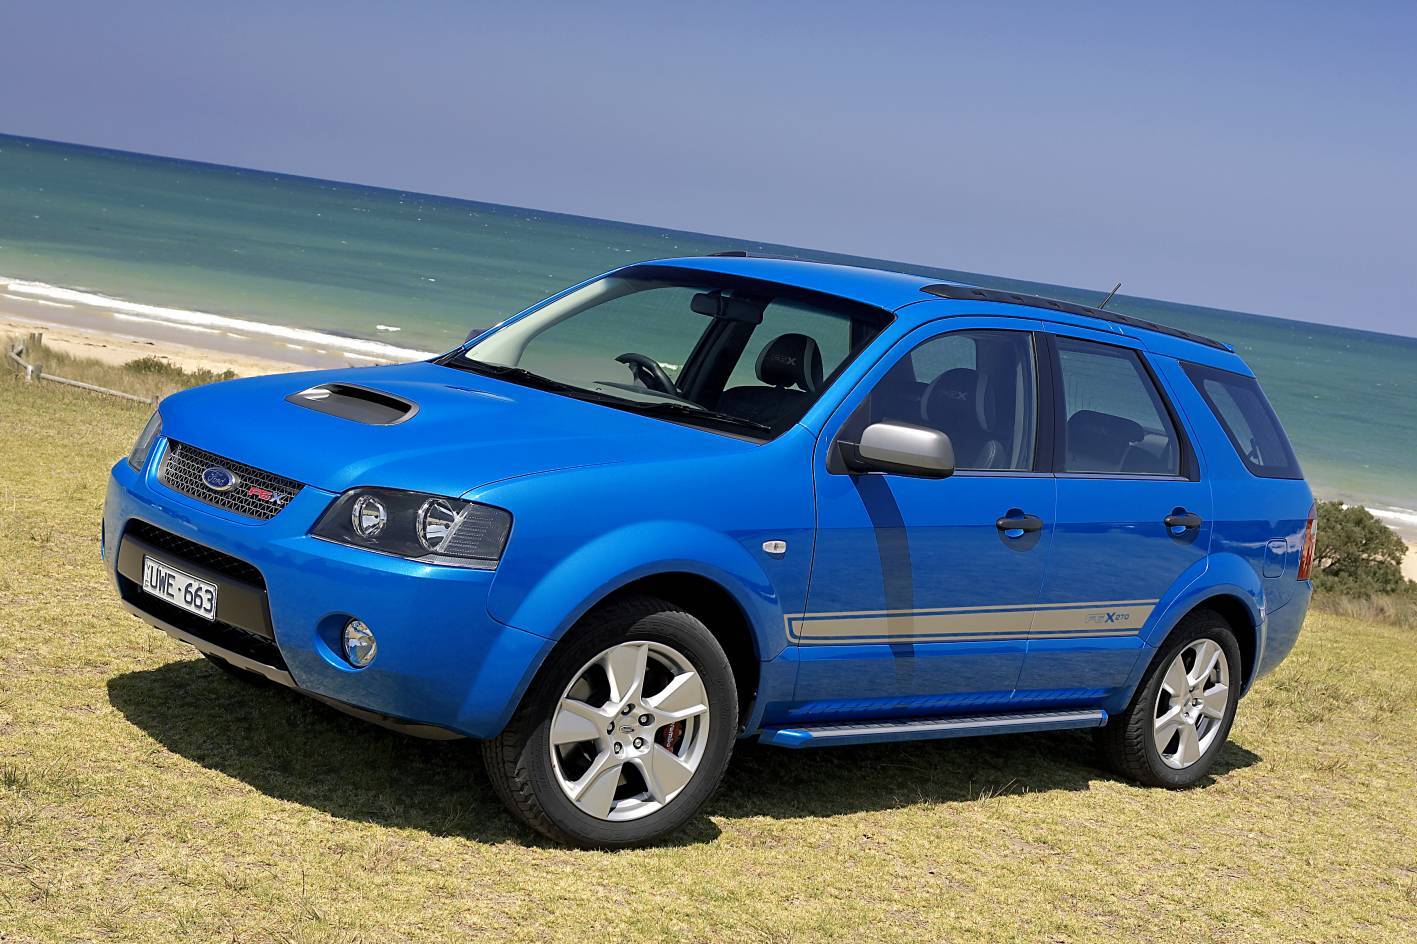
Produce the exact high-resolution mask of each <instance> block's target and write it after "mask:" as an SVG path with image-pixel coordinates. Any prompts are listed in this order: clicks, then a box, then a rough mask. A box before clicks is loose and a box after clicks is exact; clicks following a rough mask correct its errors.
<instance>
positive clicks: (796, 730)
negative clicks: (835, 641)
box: [759, 709, 1107, 748]
mask: <svg viewBox="0 0 1417 944" xmlns="http://www.w3.org/2000/svg"><path fill="white" fill-rule="evenodd" d="M1106 723H1107V712H1105V711H1102V710H1101V709H1090V710H1087V711H1037V712H1031V713H1029V714H1007V715H972V716H970V717H964V718H960V717H954V718H912V719H908V720H900V721H863V722H857V723H854V724H804V725H799V726H797V727H793V728H766V729H764V731H763V733H762V735H761V736H760V738H759V740H760V741H761V742H762V743H764V744H773V745H776V746H777V747H792V748H801V747H827V746H833V745H838V744H870V743H873V742H876V741H924V740H930V739H933V738H954V737H972V736H974V735H980V734H1019V733H1022V732H1025V731H1057V730H1060V729H1062V728H1100V727H1102V726H1103V725H1104V724H1106Z"/></svg>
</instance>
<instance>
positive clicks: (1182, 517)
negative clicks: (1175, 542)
mask: <svg viewBox="0 0 1417 944" xmlns="http://www.w3.org/2000/svg"><path fill="white" fill-rule="evenodd" d="M1161 523H1162V524H1164V525H1166V527H1168V528H1170V529H1171V533H1172V534H1185V533H1186V532H1187V531H1194V530H1195V529H1196V528H1199V527H1200V526H1201V516H1200V515H1198V514H1196V513H1195V512H1193V511H1187V510H1186V509H1184V508H1177V509H1176V510H1175V511H1173V512H1171V514H1169V515H1167V516H1166V517H1165V518H1162V519H1161Z"/></svg>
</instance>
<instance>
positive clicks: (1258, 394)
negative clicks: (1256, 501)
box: [1185, 364, 1304, 479]
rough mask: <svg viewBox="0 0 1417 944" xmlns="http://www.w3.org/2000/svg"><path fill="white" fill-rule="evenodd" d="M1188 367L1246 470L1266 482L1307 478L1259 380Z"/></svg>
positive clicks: (1192, 378) (1206, 368)
mask: <svg viewBox="0 0 1417 944" xmlns="http://www.w3.org/2000/svg"><path fill="white" fill-rule="evenodd" d="M1185 367H1186V374H1187V375H1188V376H1189V377H1190V378H1191V382H1192V383H1194V384H1195V385H1196V389H1197V390H1198V391H1200V395H1201V397H1202V398H1203V399H1204V400H1205V402H1206V404H1207V405H1208V406H1209V407H1210V411H1211V412H1212V413H1214V414H1215V418H1216V419H1217V420H1219V421H1220V425H1221V427H1222V428H1223V429H1224V430H1225V435H1226V436H1227V437H1229V439H1230V445H1232V446H1234V447H1235V452H1236V453H1237V454H1238V455H1239V456H1240V459H1241V461H1243V462H1244V463H1245V467H1246V468H1248V469H1249V470H1250V471H1251V472H1252V473H1254V474H1255V475H1258V476H1261V477H1263V478H1270V479H1302V478H1303V477H1304V473H1303V472H1302V471H1300V469H1299V460H1298V459H1296V458H1295V457H1294V450H1293V449H1292V448H1291V447H1290V445H1289V438H1288V437H1287V436H1285V435H1284V428H1283V427H1282V426H1280V425H1279V417H1277V416H1276V415H1275V413H1274V407H1272V406H1270V405H1269V400H1268V399H1266V398H1265V395H1264V392H1263V391H1261V390H1260V385H1259V382H1258V381H1257V380H1255V379H1254V378H1253V377H1245V376H1242V375H1240V374H1232V373H1230V372H1229V371H1227V370H1220V369H1218V368H1215V367H1204V366H1202V365H1200V364H1186V365H1185Z"/></svg>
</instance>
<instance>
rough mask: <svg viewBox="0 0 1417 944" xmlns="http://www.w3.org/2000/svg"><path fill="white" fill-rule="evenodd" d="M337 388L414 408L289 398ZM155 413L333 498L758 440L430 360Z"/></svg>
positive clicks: (182, 436) (451, 490)
mask: <svg viewBox="0 0 1417 944" xmlns="http://www.w3.org/2000/svg"><path fill="white" fill-rule="evenodd" d="M338 384H347V385H352V386H355V387H358V388H361V389H363V390H372V391H376V392H377V393H378V394H384V395H386V402H387V396H390V395H391V396H392V397H394V398H398V399H399V400H403V401H406V402H407V403H408V404H411V405H412V406H413V407H415V408H416V409H413V410H412V411H409V412H408V415H407V416H405V417H403V418H401V419H399V420H398V421H397V422H394V423H391V424H389V425H379V424H378V423H371V422H368V421H367V420H368V416H367V415H366V416H365V417H364V419H351V418H348V417H347V416H344V415H332V414H331V413H327V412H321V411H320V409H317V408H314V407H312V406H311V405H310V404H311V403H312V402H315V401H313V400H311V399H310V398H305V397H300V396H294V395H297V394H300V393H301V391H305V390H308V389H310V388H311V387H317V386H326V387H328V386H329V385H338ZM335 389H340V388H338V387H336V388H335ZM360 405H361V404H355V406H360ZM326 408H328V407H326ZM346 412H352V411H346ZM355 412H357V411H355ZM399 412H401V411H399V410H390V411H389V413H388V415H386V416H383V417H376V418H379V419H383V420H385V421H387V420H388V419H389V418H390V417H391V416H395V415H397V414H398V413H399ZM365 413H366V414H367V413H368V411H365ZM162 417H163V434H164V435H166V436H168V437H170V438H172V439H175V440H178V441H179V442H185V443H190V444H192V445H194V446H197V447H199V448H201V449H205V450H207V451H208V452H213V453H216V454H217V455H220V456H224V457H226V458H229V459H233V460H235V461H238V462H244V463H246V464H248V465H253V466H256V467H258V468H261V469H265V470H267V471H270V472H275V473H277V474H279V475H283V476H286V477H287V478H292V479H295V480H296V481H298V482H303V483H305V484H307V485H313V486H316V487H317V488H322V489H325V490H326V491H331V492H341V491H344V490H345V489H347V488H351V487H353V486H356V485H382V486H387V487H391V488H406V489H413V490H417V491H423V492H432V493H435V494H440V495H449V496H456V495H462V494H464V493H466V492H469V491H471V490H473V489H476V488H479V487H481V486H483V485H487V484H489V483H492V482H497V481H500V480H503V479H507V478H511V477H514V476H519V475H528V474H532V473H536V472H549V471H553V470H563V469H571V468H576V467H580V466H591V465H604V464H607V463H615V462H632V461H636V460H639V459H663V458H665V457H667V456H676V457H685V456H694V455H703V456H710V455H715V454H721V453H724V452H730V451H741V450H746V449H751V448H753V445H754V444H752V443H749V442H746V441H743V440H739V439H735V438H733V437H730V436H724V435H721V434H718V433H711V432H706V431H703V430H699V429H694V428H692V427H688V426H681V425H678V424H675V423H669V422H666V421H664V420H661V419H654V418H651V417H647V416H640V415H638V414H635V413H630V412H626V411H623V410H617V409H614V408H612V407H607V406H603V405H601V404H597V403H588V402H586V401H583V400H576V399H573V398H571V397H567V396H563V395H560V394H556V393H551V392H548V391H545V390H536V389H532V388H528V387H523V386H519V385H517V384H513V383H509V382H505V381H501V380H497V379H494V378H491V377H484V376H481V375H479V374H473V373H469V372H466V371H461V370H457V369H454V368H451V367H444V366H442V365H439V364H434V363H430V362H419V363H414V364H398V365H393V366H389V367H355V368H346V369H342V370H325V371H309V372H302V373H295V374H275V375H271V376H266V377H251V378H245V379H241V380H231V381H226V382H224V383H217V384H211V385H209V386H204V387H197V388H194V389H192V390H187V391H184V392H182V393H179V394H175V395H173V396H171V397H169V398H168V399H167V400H165V401H163V404H162Z"/></svg>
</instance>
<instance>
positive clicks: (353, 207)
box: [0, 135, 1417, 535]
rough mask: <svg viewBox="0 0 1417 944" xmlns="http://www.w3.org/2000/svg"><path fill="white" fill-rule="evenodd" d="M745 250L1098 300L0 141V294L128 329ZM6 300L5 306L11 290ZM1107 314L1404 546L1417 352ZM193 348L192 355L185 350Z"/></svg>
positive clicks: (982, 278) (393, 316) (391, 319)
mask: <svg viewBox="0 0 1417 944" xmlns="http://www.w3.org/2000/svg"><path fill="white" fill-rule="evenodd" d="M726 248H747V249H756V250H762V251H768V252H777V253H780V254H784V255H793V256H799V257H801V258H807V259H822V260H826V261H833V262H846V263H853V264H862V265H876V266H880V267H883V268H899V269H905V270H909V271H914V272H922V273H925V274H927V275H934V276H938V277H939V278H942V279H956V280H959V281H964V282H971V283H974V284H978V285H985V286H989V287H1000V288H1012V289H1015V290H1023V291H1031V292H1036V293H1039V294H1045V295H1051V296H1053V297H1057V298H1063V299H1067V300H1071V301H1078V302H1085V303H1092V304H1096V303H1097V301H1099V300H1100V298H1101V295H1102V292H1099V291H1097V290H1086V289H1078V288H1070V287H1067V286H1057V285H1045V284H1041V283H1034V282H1025V281H1019V280H1016V279H1009V278H1004V277H999V276H990V275H984V274H979V273H970V272H960V271H957V270H952V269H945V268H938V267H930V266H923V265H919V264H913V263H911V264H906V263H895V262H889V261H885V260H876V259H864V258H857V257H852V256H841V255H837V254H832V253H822V252H815V251H811V250H807V249H800V248H795V247H788V246H780V245H776V244H770V243H754V242H751V241H748V240H744V239H732V238H725V237H719V236H709V235H703V234H698V233H688V232H681V231H674V230H664V229H656V228H653V227H646V226H636V225H632V224H627V223H618V222H613V221H609V220H597V219H588V218H585V217H576V216H567V215H563V214H557V213H549V212H545V211H541V210H527V209H522V208H517V207H508V206H500V205H497V204H490V203H476V202H471V201H467V200H456V199H451V198H447V197H438V196H432V195H429V194H421V193H411V192H401V191H395V190H384V189H377V188H370V187H362V186H358V185H355V184H345V183H336V182H332V181H324V180H312V179H309V178H302V177H292V176H287V175H282V174H274V173H269V172H263V171H255V170H246V169H240V168H232V167H221V166H216V165H211V164H197V163H192V162H188V161H180V160H173V159H168V158H158V157H149V156H143V155H136V154H130V153H124V152H118V151H109V150H103V149H98V148H86V147H77V146H73V145H66V144H57V143H53V142H45V141H36V140H31V139H26V138H16V137H9V136H5V135H0V280H4V281H9V280H25V281H26V282H28V283H31V284H29V285H28V286H25V287H24V290H23V293H24V294H25V295H26V297H32V298H33V297H38V298H61V299H63V298H68V299H71V300H79V301H92V300H93V298H94V296H101V297H102V298H103V299H104V300H105V302H104V304H106V306H107V307H108V308H110V309H113V310H115V311H118V312H119V313H120V314H125V315H126V316H127V317H140V318H157V319H159V320H168V321H183V322H185V323H187V324H191V325H196V326H200V325H204V324H219V325H220V324H225V325H228V326H230V325H232V324H235V323H236V322H234V321H222V320H221V319H236V320H237V321H239V323H240V325H241V327H242V331H243V333H247V334H250V333H258V334H259V333H267V334H270V335H271V336H272V338H273V339H277V338H282V337H287V338H288V337H294V338H297V339H303V340H309V339H322V338H332V339H335V340H334V343H341V340H340V339H342V344H343V346H344V348H345V349H348V350H350V351H352V352H355V353H362V354H364V355H368V356H371V357H378V356H388V355H390V354H396V353H399V350H396V349H404V350H409V351H424V352H426V351H442V350H446V349H447V348H449V347H452V346H453V345H455V344H457V343H458V342H460V341H461V340H462V339H463V338H464V337H465V336H466V334H467V331H468V329H469V328H472V327H476V326H485V325H488V324H492V323H494V322H496V321H498V320H501V319H502V318H503V317H505V316H506V315H508V314H510V313H513V312H515V311H518V310H520V309H522V308H524V307H526V306H527V305H529V304H531V303H532V302H534V301H536V300H538V299H540V298H542V297H544V296H546V295H548V294H550V293H552V292H555V291H558V290H560V289H561V288H564V287H565V286H567V285H570V284H572V283H575V282H578V281H581V280H582V279H585V278H587V277H589V276H591V275H594V274H596V273H598V272H601V271H604V270H606V269H608V268H611V267H613V266H616V265H620V264H624V263H626V262H632V261H638V260H642V259H653V258H660V257H665V256H674V255H686V254H695V253H703V252H712V251H716V250H720V249H726ZM10 290H11V291H14V290H15V289H14V287H13V286H11V288H10ZM1109 307H1110V308H1113V309H1116V310H1118V311H1122V312H1126V313H1127V314H1132V315H1136V316H1138V317H1142V318H1147V319H1151V320H1153V321H1159V322H1162V323H1164V324H1171V325H1175V326H1177V327H1181V328H1186V329H1188V330H1192V331H1198V332H1200V333H1202V334H1206V335H1209V336H1211V337H1215V338H1219V339H1221V340H1224V341H1228V342H1230V343H1231V344H1233V345H1234V346H1235V348H1236V350H1237V351H1239V352H1240V353H1241V354H1242V355H1243V356H1244V357H1245V358H1246V360H1247V361H1248V362H1249V363H1250V365H1251V366H1252V367H1253V368H1254V369H1255V372H1256V373H1257V374H1258V375H1259V376H1260V378H1261V380H1262V381H1263V383H1264V387H1265V390H1266V392H1267V393H1268V394H1269V396H1270V399H1271V400H1272V401H1273V402H1274V405H1275V408H1276V409H1277V410H1278V412H1279V414H1280V416H1281V418H1282V419H1283V420H1284V424H1285V427H1286V429H1287V430H1288V431H1289V434H1290V437H1291V438H1292V439H1293V441H1294V446H1295V450H1296V451H1297V452H1298V454H1299V458H1300V460H1301V462H1302V463H1303V465H1304V469H1305V472H1306V474H1307V475H1308V477H1309V479H1310V481H1311V482H1312V483H1313V484H1314V486H1315V489H1316V490H1317V491H1319V492H1320V494H1322V495H1325V496H1329V497H1339V498H1344V499H1346V500H1350V501H1356V502H1361V503H1363V504H1365V505H1367V506H1368V507H1369V508H1372V509H1373V510H1374V511H1375V512H1377V513H1379V514H1380V515H1382V516H1383V517H1385V518H1386V520H1388V522H1389V523H1390V524H1393V525H1395V526H1398V527H1400V528H1401V529H1402V530H1404V531H1406V532H1408V533H1409V534H1412V535H1417V339H1414V338H1405V337H1397V336H1392V335H1384V334H1376V333H1372V332H1365V331H1354V330H1350V329H1346V328H1336V327H1328V326H1323V325H1315V324H1309V323H1305V322H1298V321H1288V320H1283V319H1279V318H1270V317H1261V316H1258V315H1250V314H1244V313H1241V312H1232V311H1222V310H1219V309H1213V308H1200V307H1195V306H1190V305H1182V304H1176V303H1171V302H1165V301H1159V300H1155V299H1145V298H1135V297H1131V296H1126V295H1120V296H1118V297H1117V298H1116V299H1115V300H1114V301H1113V302H1112V303H1111V305H1109ZM196 343H200V340H199V339H198V340H197V342H196Z"/></svg>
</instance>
